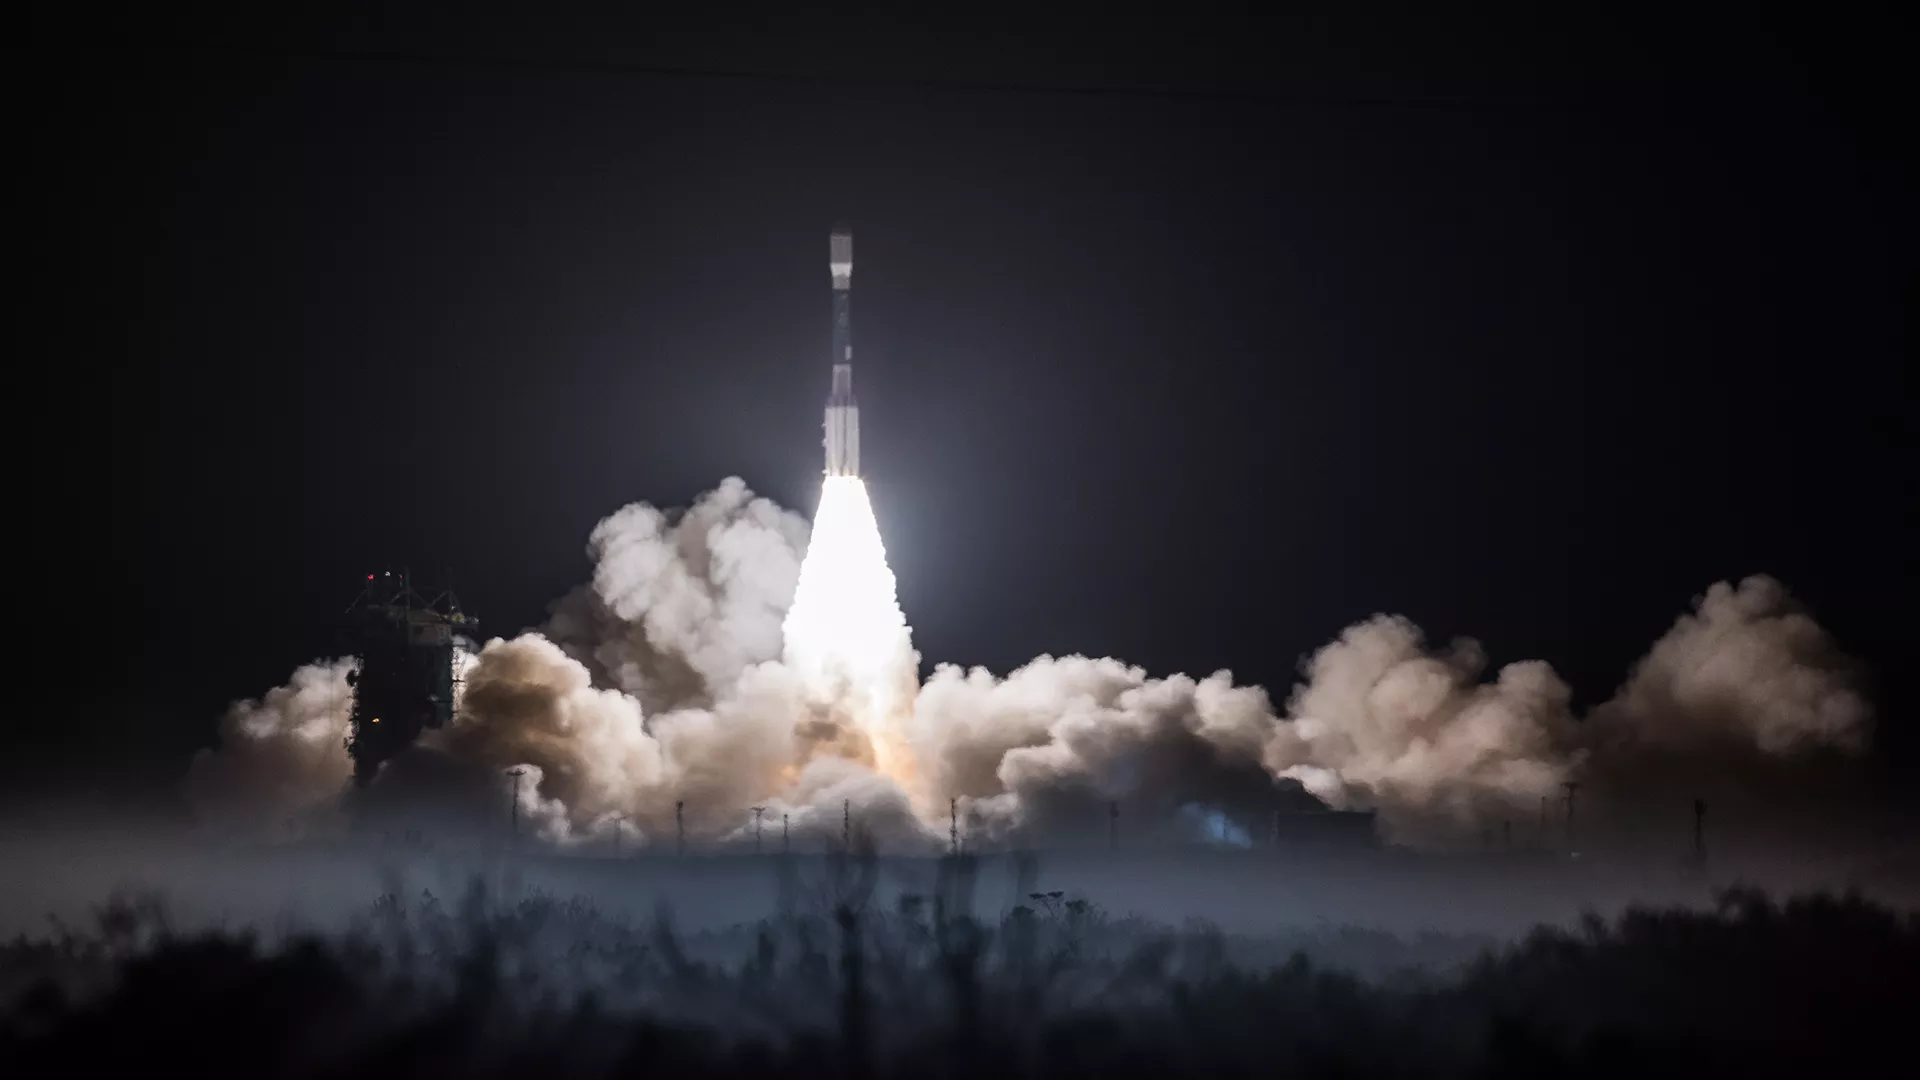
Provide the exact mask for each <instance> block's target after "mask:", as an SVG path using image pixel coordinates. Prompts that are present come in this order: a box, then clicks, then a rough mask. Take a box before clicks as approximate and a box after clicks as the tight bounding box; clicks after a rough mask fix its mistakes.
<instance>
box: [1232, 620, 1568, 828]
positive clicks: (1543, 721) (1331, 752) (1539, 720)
mask: <svg viewBox="0 0 1920 1080" xmlns="http://www.w3.org/2000/svg"><path fill="white" fill-rule="evenodd" d="M1486 664H1487V658H1486V654H1485V652H1484V651H1483V650H1482V649H1481V647H1480V645H1479V643H1478V642H1475V641H1472V640H1468V639H1462V640H1459V641H1456V642H1454V643H1453V645H1452V646H1451V647H1450V648H1448V649H1446V650H1444V651H1436V650H1432V649H1429V648H1428V647H1427V646H1426V644H1425V642H1424V640H1423V638H1422V635H1421V632H1420V628H1419V627H1417V626H1415V625H1413V623H1411V622H1408V621H1407V620H1406V619H1403V618H1398V617H1392V616H1385V615H1380V616H1375V617H1374V618H1372V619H1369V620H1367V621H1366V622H1363V623H1360V624H1358V625H1355V626H1351V627H1348V628H1347V630H1346V632H1345V633H1343V634H1341V635H1340V638H1339V640H1337V641H1335V642H1333V643H1331V644H1329V645H1327V646H1325V647H1324V648H1322V649H1321V650H1320V651H1319V652H1317V653H1315V654H1314V655H1313V657H1312V658H1311V659H1310V660H1309V661H1308V662H1307V663H1306V665H1305V667H1304V674H1305V675H1306V677H1307V681H1306V683H1305V684H1303V685H1301V686H1299V687H1297V688H1296V689H1295V690H1294V693H1293V697H1292V699H1291V700H1290V701H1289V702H1288V708H1287V711H1288V716H1289V718H1290V720H1291V722H1290V723H1287V724H1285V725H1282V726H1281V728H1280V730H1279V732H1278V734H1277V735H1276V736H1275V738H1274V739H1273V740H1272V741H1271V742H1269V743H1268V744H1267V746H1266V749H1265V754H1264V759H1265V761H1266V764H1267V766H1268V767H1269V768H1270V769H1272V770H1273V771H1274V772H1275V774H1277V775H1279V776H1285V777H1291V778H1293V779H1296V780H1299V781H1300V782H1301V783H1303V784H1305V785H1306V787H1307V790H1309V791H1311V792H1313V793H1314V794H1315V795H1318V796H1320V797H1321V798H1322V799H1325V800H1326V801H1327V802H1328V803H1329V804H1331V805H1333V806H1336V807H1342V808H1345V807H1350V806H1359V807H1366V808H1375V809H1378V810H1380V811H1381V812H1382V815H1383V817H1385V819H1386V823H1387V825H1388V827H1389V828H1390V829H1392V830H1394V831H1395V832H1397V833H1400V834H1403V835H1404V834H1408V833H1412V832H1416V831H1429V830H1433V829H1435V828H1438V829H1440V830H1442V831H1445V830H1446V829H1447V828H1448V827H1452V828H1454V829H1456V830H1457V829H1464V828H1466V827H1469V826H1471V825H1472V824H1473V823H1475V822H1477V821H1480V820H1483V819H1485V818H1487V817H1488V816H1505V815H1507V814H1510V813H1511V812H1513V811H1514V810H1516V809H1519V808H1523V807H1525V808H1530V807H1532V806H1533V804H1534V803H1535V802H1536V801H1537V800H1538V799H1539V798H1540V797H1541V796H1544V795H1549V794H1553V793H1555V792H1557V791H1558V789H1559V787H1560V784H1561V783H1562V782H1563V781H1564V780H1565V779H1566V777H1567V775H1568V773H1569V772H1570V770H1571V769H1572V768H1573V766H1574V765H1575V764H1576V762H1577V761H1578V757H1579V755H1578V751H1577V750H1576V748H1575V744H1576V742H1577V740H1578V730H1577V728H1576V726H1575V721H1574V719H1573V715H1572V713H1571V712H1570V711H1569V702H1570V701H1571V699H1572V693H1571V691H1570V690H1569V689H1568V687H1567V685H1566V684H1565V683H1564V682H1562V681H1561V680H1560V677H1559V676H1558V675H1556V674H1555V673H1554V671H1553V668H1552V667H1550V666H1548V665H1547V664H1545V663H1542V662H1540V661H1537V660H1530V661H1524V662H1521V663H1515V664H1509V665H1507V666H1506V667H1504V668H1502V669H1500V672H1499V674H1498V675H1497V676H1496V677H1495V678H1494V679H1493V681H1491V682H1486V681H1483V674H1484V672H1485V669H1486Z"/></svg>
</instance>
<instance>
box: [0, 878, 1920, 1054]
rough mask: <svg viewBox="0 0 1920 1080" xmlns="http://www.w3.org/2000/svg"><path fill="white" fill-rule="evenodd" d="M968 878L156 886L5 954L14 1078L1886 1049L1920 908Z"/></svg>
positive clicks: (1749, 897) (3, 1044)
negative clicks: (1575, 913) (765, 897)
mask: <svg viewBox="0 0 1920 1080" xmlns="http://www.w3.org/2000/svg"><path fill="white" fill-rule="evenodd" d="M869 862H870V860H869ZM784 872H788V873H797V872H798V871H797V870H796V869H795V868H794V866H793V865H792V864H787V865H786V866H785V870H784ZM972 874H973V866H972V864H971V863H970V862H969V861H968V859H967V857H964V856H963V857H956V858H954V859H952V860H950V861H949V865H948V866H947V867H946V871H945V873H944V874H943V879H942V880H941V882H940V883H939V886H938V888H937V889H936V890H935V891H934V892H933V893H932V894H931V895H928V896H908V897H903V898H901V899H900V900H899V902H897V903H896V904H895V905H894V906H893V908H892V909H891V910H884V909H882V908H881V907H879V906H878V905H876V904H874V903H873V902H872V898H873V876H872V874H871V870H870V866H869V867H867V868H864V869H863V868H862V866H861V865H860V860H858V859H857V858H856V859H853V860H851V861H843V862H841V863H839V864H836V865H830V866H827V867H826V874H825V880H824V882H823V883H822V884H823V887H822V888H819V889H816V890H814V891H813V893H812V898H811V900H801V899H797V900H795V901H793V902H792V903H789V904H784V905H783V906H782V910H780V911H778V912H776V913H774V914H773V915H771V916H769V917H768V918H766V919H764V920H762V921H760V922H759V923H756V924H753V925H750V926H743V927H737V928H733V929H731V930H727V931H717V932H700V933H688V932H684V931H681V930H679V929H677V928H676V927H675V925H674V922H673V920H672V918H671V917H670V914H669V913H666V912H661V913H660V914H659V915H658V916H657V917H655V918H654V919H652V920H651V921H643V922H635V921H632V920H628V919H625V918H621V917H616V916H612V915H608V914H606V913H603V912H601V911H600V910H598V909H597V908H596V907H595V906H594V905H593V903H592V902H591V901H589V900H587V899H584V898H569V899H565V900H562V899H559V898H556V897H553V896H550V895H546V894H543V893H539V892H535V891H529V892H525V893H522V894H518V895H513V896H507V895H501V894H497V893H494V892H490V891H489V890H487V889H486V888H484V887H482V886H481V885H480V884H478V883H475V884H474V885H473V886H472V887H470V888H469V889H468V890H467V891H466V892H465V893H463V894H462V895H461V896H459V897H457V898H453V899H451V900H443V899H442V898H440V897H437V896H434V895H433V894H431V893H418V894H415V895H413V896H402V895H400V894H399V893H398V892H397V891H396V892H393V893H390V894H388V895H386V896H382V897H380V898H379V899H378V900H377V901H376V902H374V903H373V904H372V905H371V906H370V908H369V909H368V911H367V912H366V913H365V914H364V916H363V917H362V918H361V919H359V920H358V922H357V923H356V925H355V926H354V927H353V929H352V930H351V931H349V932H347V933H344V934H337V935H332V936H317V935H315V936H304V937H292V938H288V939H286V940H280V941H275V942H271V943H269V942H265V941H262V940H261V939H259V938H257V937H256V936H255V935H254V934H252V933H250V932H248V931H245V930H230V929H228V930H214V931H200V932H193V933H187V932H182V931H179V930H177V929H175V928H173V927H172V926H171V925H170V924H169V923H168V921H167V918H166V910H165V906H164V905H163V904H161V903H160V902H159V901H158V899H157V898H155V897H152V896H130V897H116V898H113V899H112V900H110V901H109V903H108V904H106V905H104V906H103V907H102V908H101V909H100V911H99V912H98V913H97V916H96V919H95V923H94V925H93V926H92V927H90V928H88V929H86V930H76V929H73V928H70V927H66V926H62V925H57V926H56V927H55V929H54V931H53V932H52V933H50V934H49V935H48V936H46V937H44V938H39V939H33V940H28V939H24V938H23V939H20V940H17V941H15V942H13V943H11V944H10V945H7V946H5V947H4V949H0V994H3V995H4V998H0V1009H4V1014H3V1015H4V1020H0V1063H5V1062H11V1063H13V1064H12V1066H11V1067H10V1068H9V1072H10V1074H11V1075H18V1076H36V1075H49V1074H52V1073H54V1072H55V1071H58V1072H60V1073H62V1074H67V1073H74V1074H78V1075H91V1074H95V1073H103V1072H105V1071H106V1070H124V1069H129V1068H136V1069H153V1068H162V1067H163V1068H165V1069H167V1070H169V1071H184V1072H186V1073H188V1074H189V1075H207V1074H213V1075H231V1074H244V1075H247V1076H254V1077H265V1076H348V1075H352V1076H361V1075H367V1074H370V1073H373V1074H388V1073H398V1072H401V1071H406V1072H409V1073H414V1074H420V1075H453V1074H478V1075H519V1074H529V1075H534V1074H537V1075H541V1076H548V1077H552V1076H571V1075H581V1076H624V1075H636V1076H637V1075H647V1076H704V1075H713V1076H730V1075H738V1076H754V1077H758V1078H769V1077H787V1076H794V1077H799V1076H876V1077H879V1076H933V1077H941V1076H951V1077H970V1076H994V1077H1013V1076H1055V1075H1059V1076H1066V1075H1088V1074H1095V1073H1116V1072H1117V1073H1121V1074H1125V1075H1147V1074H1157V1075H1176V1074H1190V1075H1213V1076H1224V1075H1245V1076H1252V1075H1263V1076H1266V1075H1276V1074H1291V1075H1308V1076H1320V1075H1401V1076H1562V1075H1564V1076H1587V1075H1594V1076H1598V1075H1619V1074H1622V1073H1628V1072H1650V1071H1651V1072H1657V1073H1663V1074H1667V1073H1674V1072H1679V1071H1681V1070H1686V1071H1689V1072H1694V1073H1702V1072H1709V1071H1710V1072H1714V1073H1725V1072H1733V1071H1738V1072H1743V1073H1747V1074H1763V1075H1774V1074H1780V1073H1783V1072H1802V1073H1804V1072H1809V1071H1813V1072H1821V1073H1830V1072H1831V1071H1832V1070H1833V1069H1834V1068H1835V1067H1836V1066H1838V1065H1841V1064H1843V1063H1846V1062H1849V1061H1856V1060H1857V1061H1874V1060H1876V1059H1877V1058H1879V1059H1884V1060H1886V1061H1897V1060H1900V1057H1899V1056H1898V1055H1899V1053H1900V1051H1902V1050H1903V1049H1904V1035H1905V1025H1904V1021H1905V1015H1906V1011H1907V1010H1908V1009H1910V1008H1911V1003H1912V1002H1913V1001H1916V1000H1920V920H1917V919H1916V917H1915V916H1914V915H1913V914H1910V913H1908V914H1902V913H1897V912H1895V911H1892V910H1889V909H1886V908H1884V907H1880V906H1877V905H1875V904H1872V903H1869V902H1867V901H1865V900H1863V899H1861V898H1859V897H1856V896H1831V895H1812V896H1804V897H1796V898H1793V899H1790V900H1787V901H1786V902H1784V903H1777V902H1775V901H1773V900H1771V899H1770V898H1768V897H1765V896H1762V895H1760V894H1758V893H1755V892H1751V891H1735V892H1729V893H1726V894H1724V895H1722V896H1721V897H1720V900H1719V903H1718V905H1717V907H1715V908H1714V909H1712V910H1706V911H1695V910H1677V909H1675V910H1661V909H1651V908H1647V909H1632V910H1629V911H1627V912H1625V913H1624V914H1622V915H1621V916H1619V917H1618V918H1616V919H1614V920H1611V921H1608V920H1602V919H1599V918H1597V917H1589V918H1588V919H1587V920H1585V922H1584V923H1583V924H1582V925H1581V926H1579V927H1578V928H1577V929H1573V930H1567V929H1555V928H1541V929H1538V930H1536V931H1534V932H1533V933H1532V934H1531V935H1529V936H1528V937H1526V938H1525V939H1523V940H1521V941H1519V942H1517V943H1514V944H1511V945H1509V946H1506V947H1501V948H1493V949H1487V950H1484V951H1481V952H1480V953H1479V954H1478V956H1477V958H1476V959H1473V960H1471V961H1470V962H1467V963H1464V964H1453V965H1449V964H1448V963H1444V962H1443V963H1433V962H1431V960H1432V958H1434V957H1440V958H1442V959H1443V960H1445V959H1446V958H1447V957H1448V956H1449V955H1450V954H1448V952H1447V949H1446V947H1445V946H1446V945H1447V944H1448V943H1447V942H1445V941H1443V940H1442V939H1439V938H1437V937H1430V938H1422V939H1415V940H1412V941H1401V940H1398V939H1394V938H1391V937H1389V936H1387V935H1380V934H1375V933H1371V932H1365V931H1359V930H1346V931H1337V932H1332V933H1326V934H1321V935H1318V936H1317V937H1316V938H1314V939H1313V940H1312V941H1311V942H1308V945H1309V946H1310V947H1311V948H1312V949H1317V950H1319V951H1320V953H1321V954H1322V955H1325V956H1332V957H1334V958H1336V959H1337V958H1338V957H1339V956H1341V955H1342V954H1341V952H1340V950H1341V949H1343V948H1345V949H1348V950H1350V952H1351V955H1353V956H1354V957H1357V958H1358V959H1359V961H1360V964H1359V965H1358V966H1359V967H1364V968H1366V969H1367V973H1361V972H1359V971H1357V970H1339V969H1337V966H1335V965H1330V964H1328V963H1327V962H1324V961H1316V960H1312V959H1309V958H1308V956H1307V950H1305V949H1301V948H1297V947H1295V948H1292V951H1291V956H1290V958H1285V957H1283V956H1281V955H1279V954H1277V952H1276V951H1275V950H1277V949H1279V948H1281V947H1283V946H1286V947H1291V946H1299V945H1300V944H1301V942H1302V941H1305V940H1306V939H1304V938H1302V939H1300V940H1295V941H1291V942H1286V941H1283V942H1280V943H1278V944H1276V943H1273V942H1268V943H1267V948H1266V949H1265V950H1264V951H1263V949H1262V948H1261V947H1260V945H1261V942H1260V940H1259V939H1251V938H1244V937H1229V936H1228V935H1225V934H1223V933H1221V932H1220V931H1219V930H1217V929H1216V928H1213V927H1209V926H1205V925H1200V924H1194V925H1189V926H1186V927H1181V928H1178V929H1173V928H1166V927H1159V926H1154V925H1151V924H1147V923H1143V922H1140V921H1138V920H1131V919H1116V918H1112V917H1110V916H1108V915H1107V914H1106V913H1105V912H1103V911H1101V910H1100V908H1099V906H1098V905H1097V904H1096V903H1094V902H1091V901H1089V900H1088V899H1086V898H1083V897H1074V896H1067V895H1065V894H1061V893H1033V894H1031V895H1028V896H1026V898H1025V899H1026V901H1027V902H1025V903H1022V904H1019V905H1016V906H1013V907H1011V908H1010V909H1009V910H1008V911H1007V912H1006V913H1005V914H1004V915H1001V916H997V917H991V918H989V917H983V916H979V915H976V914H975V913H974V910H973V898H972V896H971V881H972ZM807 893H808V890H807V889H805V888H795V889H792V890H788V891H787V892H786V893H785V895H789V896H795V897H801V896H805V895H806V894H807ZM1453 946H1454V948H1455V954H1459V953H1461V951H1462V950H1464V948H1465V946H1464V945H1462V944H1461V943H1458V942H1455V943H1453ZM1475 948H1478V945H1477V943H1476V944H1475ZM1455 958H1456V959H1457V958H1459V957H1458V955H1455ZM1396 965H1398V967H1397V968H1396Z"/></svg>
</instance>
